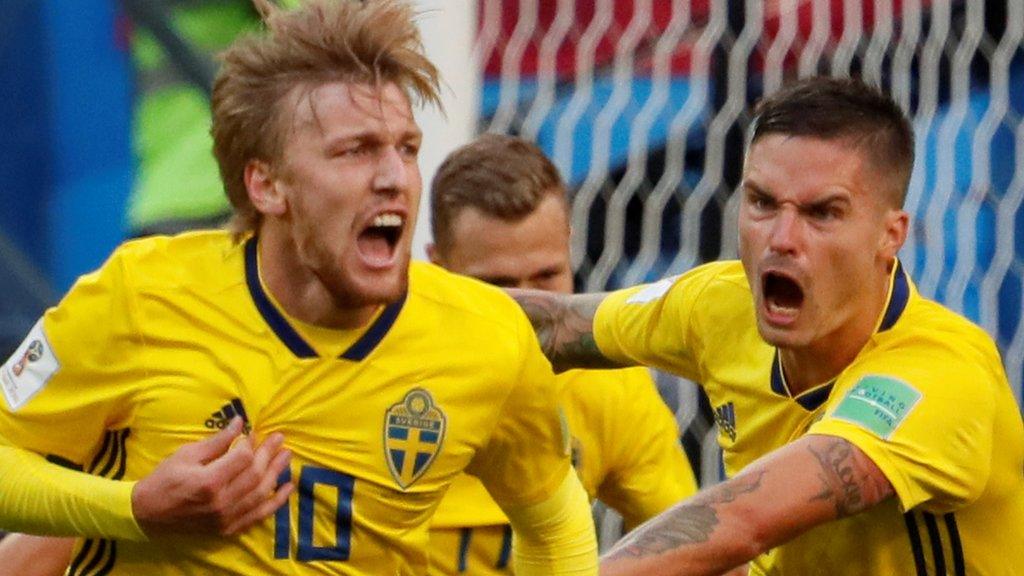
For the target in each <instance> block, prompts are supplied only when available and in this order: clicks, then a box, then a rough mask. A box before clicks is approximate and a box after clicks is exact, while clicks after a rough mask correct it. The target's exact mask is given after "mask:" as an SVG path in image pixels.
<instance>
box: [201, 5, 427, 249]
mask: <svg viewBox="0 0 1024 576" xmlns="http://www.w3.org/2000/svg"><path fill="white" fill-rule="evenodd" d="M253 4H254V5H255V6H256V8H257V9H258V10H259V12H260V14H261V15H262V17H263V21H264V24H265V27H266V30H265V31H264V32H263V33H257V34H250V35H246V36H243V37H242V38H240V39H239V40H237V41H236V42H234V43H233V44H232V45H231V47H229V48H228V49H227V50H226V51H225V52H224V53H223V54H222V55H221V58H222V60H223V65H222V67H221V69H220V72H219V73H218V74H217V79H216V81H215V82H214V87H213V99H212V110H213V128H212V134H213V153H214V156H215V157H216V158H217V163H218V165H219V166H220V174H221V180H223V182H224V188H225V191H226V193H227V195H228V199H229V200H230V201H231V205H232V206H233V207H234V216H233V218H232V222H231V229H232V230H233V231H234V232H235V233H236V235H241V234H243V233H245V232H248V231H253V230H256V229H257V228H258V227H259V224H260V222H261V220H262V217H261V214H260V213H259V211H258V210H257V209H256V207H255V206H253V204H252V202H251V201H250V200H249V194H248V192H247V191H246V187H245V180H244V174H245V167H246V165H247V164H248V163H249V162H250V161H252V160H254V159H259V160H264V161H267V162H272V161H273V160H275V159H279V158H280V155H281V152H282V150H283V146H284V127H285V125H286V123H285V122H284V121H283V120H284V119H285V118H286V117H288V116H289V115H290V111H288V110H286V109H285V96H286V95H287V94H288V93H289V92H291V90H292V89H293V88H295V87H296V86H308V87H310V88H315V87H316V86H319V85H323V84H326V83H328V82H337V81H340V82H347V83H354V84H370V85H374V86H381V85H383V84H389V83H390V84H395V85H396V86H398V87H399V88H400V89H402V90H403V91H404V92H405V93H406V95H410V94H412V95H415V96H416V101H417V103H420V104H424V103H428V102H429V103H431V104H433V105H435V106H438V107H440V97H439V80H438V72H437V68H436V67H435V66H434V65H433V64H432V63H431V62H430V60H428V59H427V57H426V56H425V55H424V54H423V43H422V41H421V39H420V33H419V30H418V29H417V27H416V24H415V21H414V20H415V17H416V13H415V11H414V10H413V8H412V7H411V6H410V5H409V3H408V2H407V1H405V0H375V1H373V2H365V3H364V2H359V1H357V0H306V1H305V2H303V3H302V5H301V6H300V7H299V8H297V9H295V10H284V9H281V8H278V7H277V6H275V5H274V4H272V3H271V2H270V1H269V0H253Z"/></svg>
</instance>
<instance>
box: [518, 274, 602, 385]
mask: <svg viewBox="0 0 1024 576" xmlns="http://www.w3.org/2000/svg"><path fill="white" fill-rule="evenodd" d="M512 296H513V298H515V299H516V301H518V302H519V305H520V306H522V308H523V310H524V311H525V312H526V315H527V316H528V317H529V318H530V322H531V323H532V324H533V328H534V330H535V331H536V332H537V338H538V339H539V340H540V345H541V348H542V349H543V350H544V354H545V355H546V356H547V357H548V359H549V360H551V363H552V365H554V367H555V369H556V370H558V371H561V370H567V369H569V368H607V367H614V366H615V364H614V363H612V362H610V361H609V360H608V359H607V358H605V357H604V355H602V354H601V351H600V350H598V348H597V343H596V342H595V341H594V314H595V313H596V312H597V307H598V305H599V304H600V303H601V300H602V298H603V297H604V294H586V295H579V296H575V297H570V296H564V295H559V294H550V293H544V292H536V291H518V290H517V291H512Z"/></svg>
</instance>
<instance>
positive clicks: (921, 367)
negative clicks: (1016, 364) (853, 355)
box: [864, 293, 1002, 380]
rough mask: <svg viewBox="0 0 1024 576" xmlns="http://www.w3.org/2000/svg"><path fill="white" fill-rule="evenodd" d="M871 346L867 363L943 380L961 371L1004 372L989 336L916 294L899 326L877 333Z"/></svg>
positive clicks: (940, 306) (979, 328)
mask: <svg viewBox="0 0 1024 576" xmlns="http://www.w3.org/2000/svg"><path fill="white" fill-rule="evenodd" d="M872 344H874V346H873V347H872V348H871V349H870V350H869V351H868V352H867V353H866V354H865V358H864V360H865V361H881V359H883V358H884V361H885V362H887V363H889V364H898V365H899V369H900V370H902V371H909V372H911V373H922V374H935V375H940V376H943V378H942V379H943V380H947V379H948V376H952V375H953V374H956V373H957V372H959V371H967V372H971V371H978V370H982V371H993V370H994V371H996V372H1002V362H1001V360H1000V358H999V351H998V349H997V348H996V345H995V342H994V341H993V340H992V337H991V336H989V335H988V333H986V332H985V331H984V330H982V329H981V327H980V326H978V325H977V324H974V323H973V322H971V321H970V320H968V319H967V318H964V317H963V316H961V315H959V314H957V313H955V312H953V311H952V310H950V309H948V308H946V307H944V306H942V305H941V304H939V303H937V302H935V301H932V300H928V299H926V298H922V297H920V296H919V295H917V294H916V293H915V294H913V295H912V296H911V298H910V301H909V302H908V305H907V309H906V311H905V312H904V313H903V315H902V316H901V317H900V319H899V320H898V321H897V322H896V324H895V325H893V327H892V328H891V329H889V330H886V331H884V332H880V333H879V334H876V335H875V336H874V338H873V341H872ZM897 359H898V360H899V362H895V361H896V360H897ZM894 367H895V366H894Z"/></svg>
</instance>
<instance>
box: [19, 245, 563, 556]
mask: <svg viewBox="0 0 1024 576" xmlns="http://www.w3.org/2000/svg"><path fill="white" fill-rule="evenodd" d="M254 242H255V240H253V239H248V240H244V241H243V242H241V243H236V242H234V241H233V240H232V239H231V236H230V234H228V233H226V232H220V231H217V232H200V233H191V234H184V235H181V236H176V237H173V238H168V237H156V238H148V239H144V240H138V241H134V242H130V243H127V244H125V245H124V246H122V247H121V248H119V249H118V250H117V251H116V252H115V253H114V255H113V256H112V257H111V258H110V259H109V260H108V262H107V263H106V264H104V266H103V267H102V268H101V269H100V270H99V271H98V272H96V273H94V274H91V275H88V276H86V277H83V278H82V279H81V280H80V281H79V282H78V283H77V284H76V285H75V286H74V287H73V288H72V290H71V291H70V292H69V294H68V295H67V296H66V297H65V298H64V300H63V301H62V302H61V303H60V304H59V305H58V306H57V307H56V308H54V309H51V310H49V311H47V312H46V314H45V317H44V319H43V323H42V326H43V329H44V330H45V334H46V337H47V339H48V340H49V342H50V343H51V344H52V347H53V350H54V353H55V355H56V358H57V359H58V360H59V362H60V369H59V370H58V371H57V372H56V373H55V374H53V375H52V377H51V378H50V379H49V381H48V382H47V383H46V384H45V386H43V387H42V388H41V389H40V390H38V392H37V393H36V394H35V395H34V396H33V397H32V398H31V399H30V400H29V401H27V402H26V403H25V404H24V405H23V406H21V407H20V408H18V409H17V410H16V411H13V412H12V411H10V410H0V437H3V438H6V439H7V440H8V441H9V442H10V443H11V444H12V445H15V446H18V447H20V448H23V449H26V450H31V451H33V452H36V453H38V454H42V455H46V456H53V457H57V458H60V459H62V460H65V461H67V462H70V463H72V464H74V465H76V466H81V467H83V468H84V469H85V470H87V471H90V470H91V471H93V473H94V474H98V475H105V476H108V477H111V478H113V477H121V478H123V479H124V480H128V481H131V480H138V479H139V478H142V477H144V476H145V475H146V474H148V473H150V472H151V471H152V470H153V469H154V468H155V466H156V465H157V464H158V463H159V462H160V461H162V460H163V459H164V458H166V457H167V456H169V455H170V454H171V453H173V452H174V451H175V450H176V449H177V448H178V447H179V446H181V445H182V444H183V443H185V442H190V441H195V440H199V439H202V438H207V437H209V435H210V434H212V433H214V432H216V431H217V430H218V429H220V428H222V427H223V426H224V424H225V423H226V422H227V421H228V420H230V417H231V416H233V415H238V414H243V415H244V416H245V417H246V419H247V421H248V424H249V427H250V429H251V433H252V434H254V435H255V436H256V437H257V438H263V437H266V436H267V435H269V434H271V433H274V432H280V433H282V434H283V435H284V437H285V445H286V446H287V447H288V448H289V449H290V450H291V451H292V455H293V456H292V464H291V467H290V470H289V474H290V477H291V480H292V481H293V482H294V483H296V485H297V490H296V491H295V493H294V494H293V495H292V496H291V498H290V500H289V502H288V504H287V506H285V507H283V508H282V509H281V510H279V511H278V513H277V514H276V515H275V516H273V517H270V518H268V519H267V520H265V521H264V522H262V523H260V524H259V525H257V526H255V527H254V528H252V529H251V530H249V531H247V532H246V533H244V534H242V535H239V536H235V537H211V536H209V535H206V534H199V533H198V532H197V533H194V534H179V535H174V536H161V537H160V538H153V539H151V540H150V541H149V542H139V543H136V542H129V541H119V542H117V546H116V547H115V546H109V545H108V546H106V547H104V548H103V550H104V554H106V556H105V557H104V558H102V559H101V562H103V563H106V562H107V561H108V560H109V561H110V562H111V570H110V572H109V573H110V574H112V575H123V574H171V573H175V574H176V573H180V572H187V573H193V574H257V573H258V574H344V575H360V576H362V575H366V576H369V575H377V574H396V573H397V574H423V573H425V572H426V565H427V546H428V535H427V528H428V521H429V518H430V516H431V514H432V513H433V511H434V509H435V507H436V505H437V503H438V502H439V500H440V499H441V497H442V495H443V494H444V492H445V490H446V488H447V486H448V485H449V483H450V482H451V481H452V480H453V479H454V478H455V477H456V476H458V475H459V474H460V473H462V472H463V471H464V470H465V469H466V468H467V467H470V466H473V467H475V468H477V469H479V472H480V475H481V476H482V477H483V478H484V480H485V483H486V484H487V485H488V488H489V489H490V490H491V491H492V492H493V493H494V494H495V495H496V496H497V498H498V499H499V500H500V501H501V502H503V503H504V504H505V505H529V504H533V503H537V502H543V501H546V500H548V499H549V498H550V497H551V495H552V494H553V493H554V492H555V490H556V489H557V488H558V486H559V484H560V483H561V482H562V479H563V477H564V476H565V474H566V471H568V470H569V468H570V462H569V456H568V454H567V453H566V452H565V450H564V444H565V442H564V440H563V434H562V426H561V418H560V416H559V413H558V407H557V391H556V389H555V384H554V376H553V374H552V373H551V369H550V365H549V364H548V363H547V361H546V359H545V358H544V356H543V354H542V353H541V351H540V348H539V345H538V344H537V341H536V336H535V335H534V332H533V330H532V327H531V326H530V323H529V321H528V320H527V318H526V316H525V314H524V313H523V312H522V310H521V309H520V308H519V307H518V305H516V303H515V302H514V301H513V300H512V299H511V298H509V297H508V296H507V295H506V294H504V293H503V292H502V291H501V290H498V289H496V288H494V287H491V286H487V285H485V284H483V283H480V282H476V281H473V280H470V279H466V278H463V277H459V276H456V275H453V274H449V273H447V272H445V271H444V270H442V269H440V268H437V267H435V266H432V265H429V264H425V263H414V264H413V265H412V268H411V270H410V279H409V291H408V294H407V296H406V298H405V299H404V300H403V301H402V302H399V303H395V304H393V305H391V306H389V307H387V309H385V310H384V311H382V312H381V313H380V314H378V315H377V317H376V319H375V321H374V322H372V323H371V324H370V325H368V326H365V327H363V328H361V329H358V330H355V331H353V333H352V334H331V335H327V336H325V335H323V334H321V333H319V332H318V331H316V330H308V329H303V327H301V326H293V325H291V324H290V323H289V320H288V319H287V317H286V316H285V315H283V314H281V312H280V310H278V309H277V308H276V306H275V304H274V302H273V300H272V299H271V298H269V297H268V295H267V294H266V293H265V291H264V289H263V287H262V284H261V282H260V281H259V278H258V274H255V275H253V274H251V271H250V272H247V264H248V265H249V268H258V263H257V262H254V261H252V260H251V259H250V258H249V256H250V255H251V254H256V253H257V251H256V250H255V246H256V244H254ZM259 302H262V304H260V303H259ZM275 316H276V317H277V320H276V321H273V322H272V321H271V320H270V318H271V317H275ZM382 322H383V324H382ZM389 322H390V324H389ZM288 334H290V335H288ZM348 343H351V346H349V345H347V344H348ZM349 352H352V353H353V354H356V352H358V353H359V354H356V355H355V356H352V357H347V356H345V354H346V353H349ZM360 354H361V355H360ZM17 360H18V359H12V360H9V361H8V362H9V363H10V362H16V361H17ZM0 405H5V403H3V402H0ZM50 473H51V472H50V471H47V474H48V475H49V474H50ZM90 546H91V548H90V549H91V550H92V551H93V552H90V553H95V551H96V550H98V549H99V548H98V547H97V543H95V542H93V543H91V544H90V543H89V542H84V543H83V544H82V545H81V547H80V549H79V551H77V552H76V557H78V556H77V554H79V553H84V552H83V551H84V550H86V549H87V548H88V547H90Z"/></svg>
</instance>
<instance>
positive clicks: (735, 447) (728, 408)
mask: <svg viewBox="0 0 1024 576" xmlns="http://www.w3.org/2000/svg"><path fill="white" fill-rule="evenodd" d="M707 374H708V378H707V380H706V381H705V382H704V388H705V390H706V391H707V394H708V399H709V401H710V404H711V410H712V416H713V418H714V421H715V424H716V426H717V429H718V443H719V445H720V446H721V447H722V450H723V460H724V462H725V467H726V472H727V473H728V474H729V475H732V474H734V473H736V472H737V471H739V470H740V469H742V468H743V467H744V466H746V465H747V464H749V463H750V462H752V461H754V460H756V459H757V458H759V457H760V456H762V455H764V454H766V453H768V452H770V451H772V450H774V449H776V448H779V447H780V446H783V445H785V444H786V443H788V442H790V441H791V440H793V439H794V438H796V437H799V436H801V435H803V434H804V433H805V432H806V431H807V429H808V428H809V427H810V426H811V424H813V423H814V422H815V420H816V419H817V418H819V417H820V416H821V414H822V411H823V410H824V405H825V401H826V400H827V399H828V397H829V394H830V392H831V388H832V386H831V385H830V384H827V385H823V386H821V387H817V388H815V389H813V390H810V391H807V392H804V393H802V394H799V395H796V396H793V395H791V394H790V392H789V390H788V387H787V385H786V383H785V377H784V375H783V373H782V370H781V365H780V364H779V360H778V356H777V355H776V353H775V351H774V348H771V347H768V346H765V347H764V349H763V350H761V351H759V352H758V353H755V354H751V355H749V356H748V357H747V358H745V359H741V360H740V361H735V359H734V361H733V362H731V363H729V362H722V363H720V364H718V365H714V366H712V367H710V369H709V370H708V371H707Z"/></svg>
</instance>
